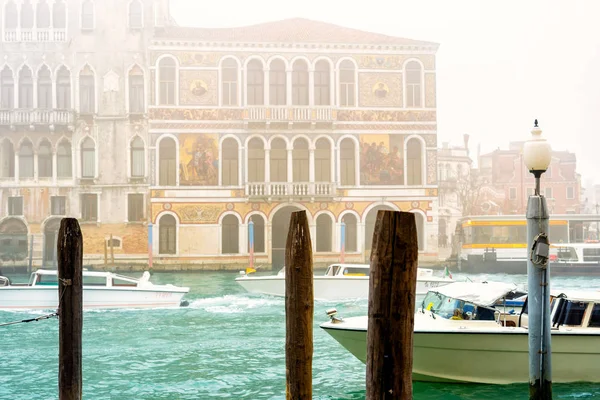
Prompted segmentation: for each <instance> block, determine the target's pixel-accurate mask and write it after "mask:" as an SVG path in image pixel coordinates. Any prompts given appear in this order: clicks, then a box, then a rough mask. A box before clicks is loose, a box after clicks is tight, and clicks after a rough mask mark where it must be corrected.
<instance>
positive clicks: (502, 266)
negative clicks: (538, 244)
mask: <svg viewBox="0 0 600 400" xmlns="http://www.w3.org/2000/svg"><path fill="white" fill-rule="evenodd" d="M549 268H550V275H551V276H592V275H593V276H600V263H596V262H550V266H549ZM458 269H459V270H460V271H461V272H464V273H469V274H480V273H484V274H499V273H502V274H520V275H524V274H527V261H526V260H525V259H520V260H510V259H507V260H503V259H497V260H493V261H484V260H483V259H468V260H465V259H461V260H460V261H459V267H458Z"/></svg>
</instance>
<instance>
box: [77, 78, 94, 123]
mask: <svg viewBox="0 0 600 400" xmlns="http://www.w3.org/2000/svg"><path fill="white" fill-rule="evenodd" d="M95 110H96V89H95V84H94V76H93V75H81V76H80V77H79V111H80V112H81V113H82V114H93V113H94V112H95Z"/></svg>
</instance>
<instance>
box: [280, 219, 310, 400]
mask: <svg viewBox="0 0 600 400" xmlns="http://www.w3.org/2000/svg"><path fill="white" fill-rule="evenodd" d="M313 311H314V288H313V261H312V243H311V240H310V231H309V227H308V219H307V217H306V211H297V212H293V213H292V215H291V218H290V228H289V232H288V237H287V243H286V247H285V322H286V336H285V364H286V368H285V375H286V399H287V400H310V399H312V357H313Z"/></svg>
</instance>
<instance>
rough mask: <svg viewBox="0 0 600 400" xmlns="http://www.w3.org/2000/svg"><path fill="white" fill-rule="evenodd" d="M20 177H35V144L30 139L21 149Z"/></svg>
mask: <svg viewBox="0 0 600 400" xmlns="http://www.w3.org/2000/svg"><path fill="white" fill-rule="evenodd" d="M19 178H33V145H32V144H31V142H29V141H25V142H23V143H22V144H21V149H20V150H19Z"/></svg>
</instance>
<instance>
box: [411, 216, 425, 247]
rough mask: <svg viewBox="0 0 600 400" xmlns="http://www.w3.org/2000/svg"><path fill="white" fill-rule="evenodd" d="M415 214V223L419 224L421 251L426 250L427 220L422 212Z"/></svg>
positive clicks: (418, 240)
mask: <svg viewBox="0 0 600 400" xmlns="http://www.w3.org/2000/svg"><path fill="white" fill-rule="evenodd" d="M414 214H415V224H416V225H417V242H418V244H419V251H424V250H425V220H424V218H423V216H422V215H421V214H420V213H414Z"/></svg>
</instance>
